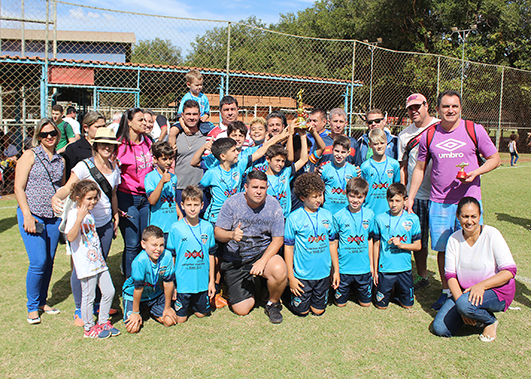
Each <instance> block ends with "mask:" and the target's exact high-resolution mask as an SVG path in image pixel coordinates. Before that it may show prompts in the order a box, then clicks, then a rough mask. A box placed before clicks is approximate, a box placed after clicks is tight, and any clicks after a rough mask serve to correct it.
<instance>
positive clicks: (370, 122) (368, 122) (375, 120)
mask: <svg viewBox="0 0 531 379" xmlns="http://www.w3.org/2000/svg"><path fill="white" fill-rule="evenodd" d="M382 120H383V118H377V119H374V120H367V124H368V125H372V124H374V123H376V124H379V123H380V122H382Z"/></svg>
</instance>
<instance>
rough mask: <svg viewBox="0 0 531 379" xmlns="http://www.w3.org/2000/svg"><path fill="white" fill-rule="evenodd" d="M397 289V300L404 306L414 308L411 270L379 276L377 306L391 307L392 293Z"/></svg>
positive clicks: (380, 274)
mask: <svg viewBox="0 0 531 379" xmlns="http://www.w3.org/2000/svg"><path fill="white" fill-rule="evenodd" d="M393 288H394V289H395V299H396V300H397V301H398V302H399V303H400V304H401V305H403V306H406V307H411V306H413V304H414V302H415V300H414V298H413V295H414V293H413V276H412V275H411V270H408V271H403V272H393V273H385V272H380V273H379V274H378V288H376V296H375V302H376V305H377V306H379V307H382V308H385V307H387V306H388V305H389V298H390V297H391V292H392V291H393Z"/></svg>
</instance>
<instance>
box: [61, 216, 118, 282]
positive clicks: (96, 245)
mask: <svg viewBox="0 0 531 379" xmlns="http://www.w3.org/2000/svg"><path fill="white" fill-rule="evenodd" d="M77 212H78V208H77V206H74V207H73V208H72V209H70V211H68V214H67V216H66V220H67V221H66V227H65V233H68V232H69V231H70V230H72V227H73V226H74V223H75V222H76V218H77ZM70 249H71V250H72V259H73V261H74V266H75V268H76V273H77V278H78V279H83V278H90V277H91V276H94V275H96V274H99V273H100V272H103V271H106V270H108V268H107V264H106V263H105V259H103V254H102V252H101V246H100V238H99V237H98V233H97V232H96V224H95V223H94V217H92V215H91V214H90V213H89V214H88V215H86V216H85V218H84V219H83V221H82V222H81V230H80V231H79V234H78V235H77V238H76V239H75V240H74V241H72V242H70Z"/></svg>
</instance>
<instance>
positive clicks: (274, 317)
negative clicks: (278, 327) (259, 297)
mask: <svg viewBox="0 0 531 379" xmlns="http://www.w3.org/2000/svg"><path fill="white" fill-rule="evenodd" d="M281 310H282V305H281V304H280V303H273V304H271V305H267V304H266V306H265V314H266V315H268V316H269V321H271V322H272V323H273V324H280V323H281V322H282V313H280V311H281Z"/></svg>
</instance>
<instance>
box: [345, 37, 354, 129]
mask: <svg viewBox="0 0 531 379" xmlns="http://www.w3.org/2000/svg"><path fill="white" fill-rule="evenodd" d="M355 74H356V41H354V43H353V44H352V77H351V86H350V104H349V108H348V109H347V108H346V107H345V111H348V134H349V135H351V134H352V103H353V101H354V75H355Z"/></svg>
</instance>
